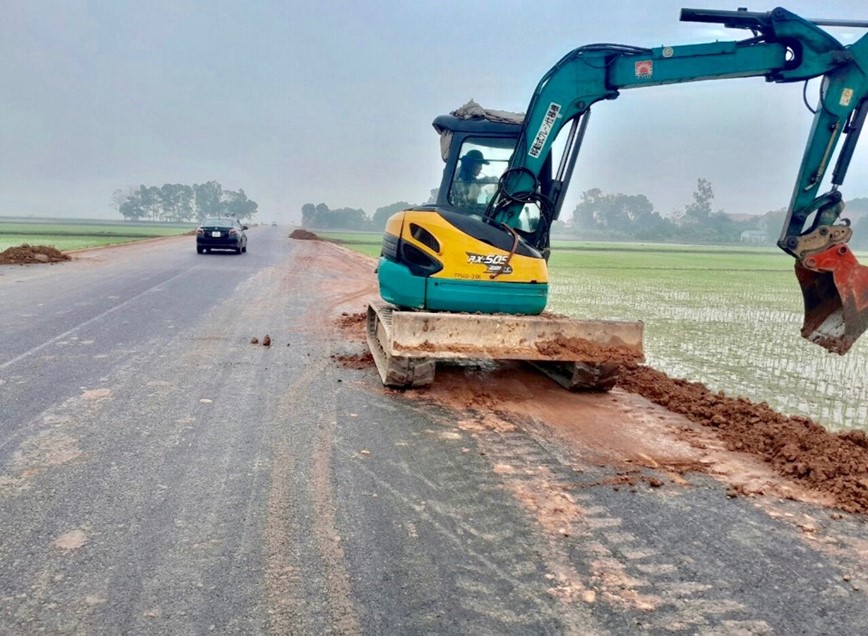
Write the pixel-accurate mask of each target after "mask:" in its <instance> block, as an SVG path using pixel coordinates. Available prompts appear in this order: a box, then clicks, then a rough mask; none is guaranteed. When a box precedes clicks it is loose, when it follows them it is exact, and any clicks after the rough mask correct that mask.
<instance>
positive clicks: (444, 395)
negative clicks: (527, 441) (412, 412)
mask: <svg viewBox="0 0 868 636" xmlns="http://www.w3.org/2000/svg"><path fill="white" fill-rule="evenodd" d="M365 317H366V314H365V313H364V312H363V311H359V312H358V313H355V312H344V313H343V314H342V315H341V316H339V317H338V318H337V319H336V320H335V324H336V326H337V327H338V328H339V329H341V330H342V331H343V332H344V333H345V334H346V335H347V336H348V337H349V338H352V339H356V340H359V341H362V340H363V339H364V329H365ZM596 353H599V352H596ZM333 359H334V360H335V361H336V362H338V363H339V364H342V365H343V366H346V367H349V368H354V369H362V368H366V367H370V368H371V369H372V370H373V371H374V372H375V370H374V366H373V359H372V357H371V356H370V354H369V353H367V352H364V353H359V354H354V355H335V356H333ZM618 362H619V363H621V369H620V372H619V379H618V384H617V386H618V388H617V389H616V390H615V392H614V393H613V394H612V395H613V396H614V399H612V398H611V397H607V396H606V395H603V394H587V395H585V396H578V395H574V394H569V393H567V392H565V391H564V390H563V389H560V388H558V387H554V388H553V387H552V386H549V382H548V381H547V380H544V379H541V378H539V377H537V376H536V374H534V373H533V372H530V371H528V370H527V369H526V368H524V366H522V365H519V364H515V363H492V362H486V363H479V364H476V365H473V364H470V365H468V364H466V363H465V364H453V365H449V364H439V365H438V371H437V377H436V379H435V382H434V384H433V385H432V386H431V387H428V388H426V389H422V390H414V391H407V392H405V393H406V395H409V396H413V397H416V398H419V399H428V400H433V401H436V402H438V403H440V404H443V405H448V406H450V407H452V408H456V409H460V410H464V411H466V412H470V413H476V414H477V416H478V417H479V418H480V420H481V421H482V422H483V423H485V425H493V426H504V425H505V426H512V425H513V423H510V420H511V419H512V420H514V419H516V418H517V417H518V418H520V417H530V418H532V419H534V420H536V421H539V422H542V423H544V424H545V425H547V426H549V427H551V428H552V429H554V430H559V431H560V433H561V434H562V435H564V436H565V437H566V438H568V439H571V440H572V443H573V444H575V445H578V446H580V447H583V448H587V447H592V448H595V449H596V451H597V452H599V453H601V454H602V455H605V456H606V457H607V459H608V460H609V461H613V460H614V461H623V462H625V463H627V464H631V465H633V466H646V467H648V468H660V467H665V468H668V469H669V470H670V471H674V473H676V474H683V473H684V472H687V471H697V472H704V473H709V474H717V475H718V476H722V477H725V478H726V480H727V483H728V485H729V487H728V490H727V494H728V495H729V496H758V495H763V494H771V495H777V496H781V497H784V498H787V499H798V500H803V501H811V502H813V503H821V504H822V505H825V506H830V507H833V508H837V509H839V510H842V511H845V512H849V513H855V514H859V515H868V435H866V433H865V432H864V431H856V430H854V431H847V432H840V433H836V432H831V431H828V430H826V429H825V428H824V427H823V426H822V425H821V424H819V423H817V422H815V421H813V420H811V419H810V418H806V417H799V416H792V417H791V416H786V415H783V414H781V413H777V412H775V411H774V410H772V409H771V408H770V407H769V406H768V405H767V404H765V403H761V404H757V403H754V402H752V401H750V400H748V399H745V398H741V397H733V396H728V395H726V394H724V393H723V392H717V393H715V392H713V391H711V390H709V389H708V388H707V387H706V386H704V385H703V384H701V383H698V382H691V381H689V380H685V379H679V378H672V377H669V376H668V375H667V374H665V373H664V372H662V371H659V370H657V369H653V368H651V367H649V366H646V365H642V364H638V363H636V362H633V361H631V359H630V357H629V356H621V357H620V359H619V360H618ZM619 402H629V403H630V404H631V406H630V407H629V408H630V411H631V412H632V415H633V417H632V418H625V417H624V413H623V412H622V411H621V408H622V407H623V405H616V404H618V403H619ZM660 407H662V408H660ZM576 409H586V410H587V409H593V410H598V411H602V412H604V414H603V415H602V416H601V418H602V419H603V420H605V421H606V425H605V427H604V428H605V430H604V429H601V428H596V427H593V430H589V429H584V428H583V427H582V426H581V425H576V422H575V420H578V419H579V418H571V416H570V413H574V412H575V410H576ZM606 411H610V412H609V413H608V415H606V414H605V412H606ZM661 413H663V414H664V415H661ZM563 414H567V415H566V416H564V415H563ZM498 418H499V419H500V420H501V421H500V423H499V424H492V422H493V419H498ZM649 418H650V419H655V418H657V419H658V420H661V421H664V422H666V423H667V425H666V426H665V427H662V428H661V427H656V428H655V430H653V431H649V430H643V427H641V426H640V427H639V428H635V427H636V421H647V420H648V419H649ZM673 446H679V447H680V448H682V452H681V453H679V454H677V456H676V457H674V458H673V457H671V456H670V455H669V452H668V449H671V448H672V447H673ZM661 448H662V449H666V451H665V452H661V450H660V449H661ZM709 449H715V452H714V453H711V452H710V450H709ZM712 455H713V457H712ZM745 460H748V461H751V460H752V461H753V463H755V464H756V468H759V470H756V469H745V468H744V467H743V466H741V464H742V462H743V461H745ZM763 468H764V470H763ZM764 472H765V473H767V474H766V475H764V476H763V475H762V473H764ZM622 481H623V483H629V482H630V479H629V478H625V479H624V480H622ZM652 485H654V486H659V485H660V484H657V483H656V480H655V483H653V484H652Z"/></svg>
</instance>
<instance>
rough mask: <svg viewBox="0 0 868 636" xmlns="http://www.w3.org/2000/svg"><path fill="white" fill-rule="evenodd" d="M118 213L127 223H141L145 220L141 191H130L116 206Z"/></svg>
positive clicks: (145, 211)
mask: <svg viewBox="0 0 868 636" xmlns="http://www.w3.org/2000/svg"><path fill="white" fill-rule="evenodd" d="M118 211H119V212H120V213H121V215H122V216H123V217H124V219H125V220H127V221H141V220H142V219H144V218H146V217H147V214H148V213H147V210H145V206H144V203H143V201H142V192H141V189H131V190H130V192H129V194H127V196H126V198H125V199H124V200H123V201H122V202H121V204H120V205H119V206H118Z"/></svg>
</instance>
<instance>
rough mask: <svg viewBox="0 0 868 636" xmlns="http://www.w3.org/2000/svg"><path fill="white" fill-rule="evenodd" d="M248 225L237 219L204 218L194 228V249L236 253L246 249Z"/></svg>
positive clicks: (202, 252)
mask: <svg viewBox="0 0 868 636" xmlns="http://www.w3.org/2000/svg"><path fill="white" fill-rule="evenodd" d="M246 229H248V226H246V225H242V224H241V222H240V221H239V220H238V219H227V218H214V219H205V220H204V221H202V223H201V225H199V227H197V228H196V251H197V252H198V253H199V254H205V253H206V252H210V251H211V250H232V251H234V252H235V253H236V254H241V253H242V252H246V251H247V233H246V232H245V230H246Z"/></svg>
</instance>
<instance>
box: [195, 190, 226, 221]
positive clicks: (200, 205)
mask: <svg viewBox="0 0 868 636" xmlns="http://www.w3.org/2000/svg"><path fill="white" fill-rule="evenodd" d="M193 193H194V199H195V202H196V219H197V220H198V221H201V220H202V219H205V218H208V217H209V216H220V215H222V214H223V186H221V185H220V184H219V183H217V182H216V181H208V182H207V183H202V184H194V185H193Z"/></svg>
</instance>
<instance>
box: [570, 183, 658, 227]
mask: <svg viewBox="0 0 868 636" xmlns="http://www.w3.org/2000/svg"><path fill="white" fill-rule="evenodd" d="M573 226H574V228H575V230H576V231H577V232H579V233H581V232H583V231H584V232H588V231H591V232H597V233H603V234H606V235H608V236H610V237H612V238H616V237H618V238H626V237H635V238H643V239H650V238H652V237H653V238H655V239H659V238H663V237H664V236H665V233H666V229H667V228H668V222H667V221H665V220H664V219H663V218H662V217H661V216H660V214H658V213H657V212H655V211H654V205H653V204H652V203H651V201H649V200H648V197H646V196H645V195H644V194H636V195H629V194H604V193H603V191H602V190H600V189H599V188H592V189H590V190H586V191H585V192H583V193H582V195H581V200H580V202H579V204H578V205H576V207H575V209H574V210H573Z"/></svg>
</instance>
